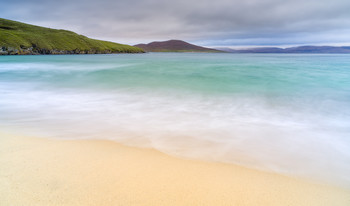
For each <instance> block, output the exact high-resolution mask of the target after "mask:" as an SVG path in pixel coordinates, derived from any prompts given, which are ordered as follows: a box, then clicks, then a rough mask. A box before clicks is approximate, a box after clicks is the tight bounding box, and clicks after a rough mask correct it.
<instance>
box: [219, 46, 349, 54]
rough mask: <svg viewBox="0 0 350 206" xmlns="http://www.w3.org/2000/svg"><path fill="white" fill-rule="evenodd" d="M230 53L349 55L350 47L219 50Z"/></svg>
mask: <svg viewBox="0 0 350 206" xmlns="http://www.w3.org/2000/svg"><path fill="white" fill-rule="evenodd" d="M217 49H218V50H222V51H226V52H229V53H285V54H298V53H302V54H348V53H350V46H312V45H308V46H297V47H288V48H280V47H257V48H248V49H231V48H226V47H224V48H217Z"/></svg>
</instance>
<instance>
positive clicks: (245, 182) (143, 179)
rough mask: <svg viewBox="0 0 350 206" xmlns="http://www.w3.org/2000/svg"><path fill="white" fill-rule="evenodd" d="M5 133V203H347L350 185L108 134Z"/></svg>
mask: <svg viewBox="0 0 350 206" xmlns="http://www.w3.org/2000/svg"><path fill="white" fill-rule="evenodd" d="M0 137H1V138H0V165H1V169H0V199H1V201H2V204H3V205H5V206H7V205H45V206H50V205H72V206H73V205H100V206H103V205H298V206H302V205H305V206H306V205H307V206H312V205H315V206H316V205H317V206H321V205H325V206H326V205H327V206H328V205H332V206H336V205H339V206H343V205H344V206H345V205H349V204H350V191H349V190H346V189H342V188H337V187H334V186H330V185H321V184H316V183H312V182H308V181H305V180H301V179H296V178H292V177H287V176H283V175H279V174H273V173H268V172H262V171H257V170H253V169H248V168H244V167H241V166H237V165H232V164H223V163H213V162H204V161H199V160H189V159H182V158H177V157H171V156H168V155H166V154H163V153H161V152H158V151H156V150H153V149H144V148H133V147H128V146H123V145H120V144H118V143H115V142H112V141H108V140H54V139H44V138H36V137H22V136H15V135H9V134H4V133H0Z"/></svg>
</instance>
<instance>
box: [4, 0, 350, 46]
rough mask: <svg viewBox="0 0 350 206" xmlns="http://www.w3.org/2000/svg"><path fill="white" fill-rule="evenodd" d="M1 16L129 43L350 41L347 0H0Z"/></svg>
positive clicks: (212, 43)
mask: <svg viewBox="0 0 350 206" xmlns="http://www.w3.org/2000/svg"><path fill="white" fill-rule="evenodd" d="M0 17H2V18H6V19H12V20H17V21H22V22H25V23H30V24H36V25H40V26H45V27H51V28H59V29H67V30H72V31H74V32H77V33H79V34H83V35H85V36H88V37H92V38H97V39H103V40H110V41H115V42H120V43H127V44H137V43H148V42H151V41H155V40H168V39H182V40H185V41H189V42H191V43H196V44H200V45H203V46H249V45H283V46H288V45H305V44H315V45H350V0H171V1H169V0H30V1H29V0H0Z"/></svg>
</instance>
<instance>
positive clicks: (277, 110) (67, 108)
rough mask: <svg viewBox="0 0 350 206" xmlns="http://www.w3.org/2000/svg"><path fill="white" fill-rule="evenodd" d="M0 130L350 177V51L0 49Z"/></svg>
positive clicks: (329, 178)
mask: <svg viewBox="0 0 350 206" xmlns="http://www.w3.org/2000/svg"><path fill="white" fill-rule="evenodd" d="M0 130H5V131H13V132H16V133H20V134H27V135H35V136H42V137H52V138H60V139H109V140H114V141H116V142H119V143H123V144H127V145H132V146H139V147H151V148H155V149H157V150H159V151H162V152H165V153H168V154H170V155H176V156H182V157H189V158H195V159H203V160H209V161H219V162H226V163H234V164H239V165H243V166H247V167H251V168H257V169H261V170H266V171H273V172H278V173H282V174H287V175H292V176H297V177H304V178H310V179H313V180H317V181H321V182H325V183H334V184H337V185H342V186H345V187H350V175H349V174H350V55H338V54H330V55H328V54H321V55H320V54H318V55H308V54H205V53H198V54H197V53H147V54H116V55H62V56H49V55H48V56H0Z"/></svg>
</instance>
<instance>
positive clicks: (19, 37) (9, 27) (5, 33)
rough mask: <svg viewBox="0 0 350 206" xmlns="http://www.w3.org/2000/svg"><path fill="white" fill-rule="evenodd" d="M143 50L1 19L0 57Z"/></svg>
mask: <svg viewBox="0 0 350 206" xmlns="http://www.w3.org/2000/svg"><path fill="white" fill-rule="evenodd" d="M140 52H143V50H142V49H140V48H137V47H132V46H129V45H124V44H117V43H113V42H107V41H100V40H96V39H90V38H88V37H85V36H83V35H78V34H76V33H74V32H71V31H67V30H58V29H50V28H45V27H39V26H34V25H30V24H25V23H21V22H17V21H11V20H7V19H2V18H0V55H1V54H3V55H7V54H106V53H140Z"/></svg>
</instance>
